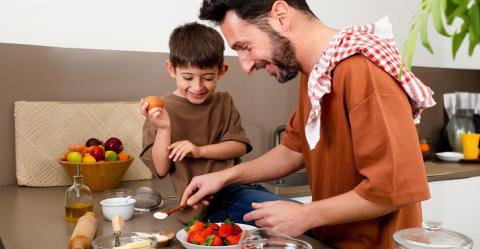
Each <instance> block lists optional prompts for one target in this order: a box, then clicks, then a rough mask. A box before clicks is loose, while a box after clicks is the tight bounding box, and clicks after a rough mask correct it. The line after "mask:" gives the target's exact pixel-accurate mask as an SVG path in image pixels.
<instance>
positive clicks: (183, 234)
mask: <svg viewBox="0 0 480 249" xmlns="http://www.w3.org/2000/svg"><path fill="white" fill-rule="evenodd" d="M221 224H222V223H217V225H219V226H220V225H221ZM237 225H239V226H240V228H241V229H242V230H244V231H245V230H254V229H257V227H254V226H250V225H247V224H239V223H237ZM176 237H177V240H178V241H180V243H181V244H182V246H183V247H185V248H187V249H207V248H208V249H232V248H237V247H238V245H231V246H201V245H195V244H192V243H188V242H187V231H185V229H180V231H178V232H177V235H176Z"/></svg>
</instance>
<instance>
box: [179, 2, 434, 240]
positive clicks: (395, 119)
mask: <svg viewBox="0 0 480 249" xmlns="http://www.w3.org/2000/svg"><path fill="white" fill-rule="evenodd" d="M200 18H201V19H206V20H210V21H213V22H215V23H216V24H219V25H220V28H221V30H222V33H223V35H224V36H225V38H226V40H227V42H228V44H229V45H230V46H231V47H232V48H233V49H234V50H235V51H236V52H237V53H238V56H239V60H240V63H241V66H242V68H243V70H244V71H245V72H246V73H247V74H249V73H251V72H252V71H254V70H258V69H265V70H267V71H268V72H269V73H270V74H271V75H272V76H274V77H276V78H277V80H278V81H280V82H286V81H288V80H290V79H292V78H294V77H295V76H296V75H297V73H298V72H301V73H302V77H301V83H300V86H299V95H298V107H297V108H296V110H295V112H294V113H293V115H292V116H291V118H290V120H289V122H288V126H287V129H286V133H285V135H284V137H283V139H282V142H281V145H279V146H277V147H276V148H274V149H272V150H271V151H269V152H267V153H266V154H264V155H262V156H261V157H259V158H257V159H255V160H252V161H249V162H246V163H243V164H240V165H238V166H237V167H233V168H231V169H228V170H225V171H220V172H216V173H213V174H208V175H203V176H198V177H195V178H193V179H192V181H191V183H190V184H189V186H188V187H187V188H186V190H185V192H184V194H183V197H182V200H181V203H182V204H184V203H187V204H188V205H197V204H199V203H203V204H208V201H206V200H205V199H204V197H206V196H208V195H211V194H214V193H216V192H217V191H218V190H219V189H221V187H223V186H225V185H229V184H232V183H251V182H258V181H265V180H270V179H275V178H279V177H282V176H285V175H287V174H289V173H292V172H294V171H296V170H298V169H299V168H301V167H302V165H303V164H305V167H306V169H307V173H308V176H309V183H310V188H311V191H312V200H313V202H312V203H309V204H303V205H302V204H296V203H291V202H284V201H275V202H264V203H252V207H253V208H254V209H255V210H254V211H252V212H250V213H248V214H246V215H245V216H244V219H245V221H251V220H255V224H256V225H257V226H259V227H266V228H270V229H273V230H276V231H279V232H281V233H285V234H287V235H291V236H298V235H301V234H302V233H304V232H305V231H307V230H310V229H313V233H314V235H315V237H316V238H317V239H319V240H321V241H322V242H323V243H325V244H327V245H330V246H333V247H335V248H349V249H351V248H379V249H380V248H381V249H385V248H393V239H392V234H393V233H394V232H395V231H397V230H400V229H404V228H407V227H417V226H420V223H421V208H420V204H419V202H420V201H422V200H426V199H428V198H429V197H430V194H429V190H428V185H427V182H426V177H425V170H424V167H423V161H422V157H421V153H420V150H419V142H418V135H417V133H416V129H415V126H414V119H415V120H417V121H418V119H419V116H420V113H421V111H422V110H423V109H424V108H426V107H430V106H433V105H434V104H435V102H434V100H433V98H432V94H433V93H432V91H431V90H430V89H429V88H428V87H426V86H425V85H423V84H422V83H421V82H420V81H419V80H418V79H417V78H416V77H415V76H414V75H413V74H411V72H409V71H407V70H405V69H404V68H403V70H401V68H402V67H401V60H400V56H399V54H398V50H397V49H396V47H395V46H394V44H393V37H392V33H391V29H390V25H389V23H388V21H387V20H386V19H384V20H381V21H380V22H377V23H375V24H372V25H364V26H350V27H348V28H346V29H343V30H340V31H337V30H334V29H332V28H329V27H327V26H326V25H325V24H323V23H322V22H321V21H320V20H319V19H318V18H317V17H315V15H314V14H313V13H312V12H311V10H310V8H309V7H308V5H307V4H306V2H305V0H285V1H280V0H277V1H275V0H256V1H248V0H205V1H204V2H203V6H202V8H201V11H200Z"/></svg>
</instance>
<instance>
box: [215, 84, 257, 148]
mask: <svg viewBox="0 0 480 249" xmlns="http://www.w3.org/2000/svg"><path fill="white" fill-rule="evenodd" d="M225 102H226V106H228V107H229V108H227V111H228V110H230V112H229V115H228V116H227V120H226V126H225V128H226V129H225V133H224V134H223V136H222V139H221V141H222V142H224V141H229V140H235V141H239V142H242V143H244V144H245V146H247V153H249V152H250V151H252V145H251V144H250V140H249V139H248V138H247V135H246V133H245V130H244V129H243V127H242V119H241V118H240V113H239V112H238V110H237V108H236V107H235V104H234V103H233V98H232V97H231V96H230V94H228V93H225Z"/></svg>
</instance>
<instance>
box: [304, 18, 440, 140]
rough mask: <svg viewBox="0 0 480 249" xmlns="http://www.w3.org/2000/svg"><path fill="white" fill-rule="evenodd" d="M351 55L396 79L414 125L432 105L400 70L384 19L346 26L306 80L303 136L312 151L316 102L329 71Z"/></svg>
mask: <svg viewBox="0 0 480 249" xmlns="http://www.w3.org/2000/svg"><path fill="white" fill-rule="evenodd" d="M354 54H362V55H364V56H365V57H367V58H368V59H370V60H371V61H372V62H373V63H375V64H376V65H377V66H379V67H380V68H381V69H383V70H384V71H385V72H387V73H388V74H390V75H391V76H392V77H393V78H395V79H397V83H398V84H400V85H401V86H402V87H403V89H404V90H405V92H406V93H407V95H408V97H409V99H410V105H411V106H412V111H413V119H414V121H415V123H419V122H420V115H421V113H422V111H423V110H424V109H425V108H428V107H432V106H434V105H435V101H434V100H433V97H432V96H433V91H432V90H431V89H430V88H429V87H427V86H426V85H424V84H423V83H422V82H421V81H420V80H419V79H418V78H417V77H415V75H413V73H412V72H410V71H409V70H408V69H407V68H406V67H403V68H402V67H401V65H402V58H401V55H400V52H399V51H398V48H397V47H396V46H395V40H394V38H393V31H392V25H391V24H390V22H389V21H388V18H387V17H384V18H382V19H381V20H379V21H377V22H375V23H373V24H370V25H352V26H348V27H346V28H344V29H342V30H340V31H339V32H338V33H337V34H335V36H334V37H333V38H332V40H331V41H330V44H329V47H328V48H327V49H326V50H325V51H324V52H323V54H322V55H321V57H320V61H319V62H318V64H316V65H315V66H314V67H313V70H312V72H311V73H310V77H309V79H308V96H309V98H310V103H311V105H312V110H311V111H310V114H309V117H308V122H307V125H306V126H305V134H306V137H307V141H308V145H309V147H310V149H314V148H315V146H316V145H317V143H318V141H319V140H320V115H321V106H320V102H321V99H322V97H323V95H325V94H328V93H330V91H331V85H332V71H333V69H335V67H336V66H337V65H338V63H340V62H341V61H342V60H344V59H346V58H348V57H350V56H352V55H354ZM400 68H402V73H401V75H402V78H401V79H399V76H400Z"/></svg>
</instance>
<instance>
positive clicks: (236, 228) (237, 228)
mask: <svg viewBox="0 0 480 249" xmlns="http://www.w3.org/2000/svg"><path fill="white" fill-rule="evenodd" d="M239 233H242V228H241V227H240V226H239V225H237V224H233V231H232V234H233V235H237V234H239Z"/></svg>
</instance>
